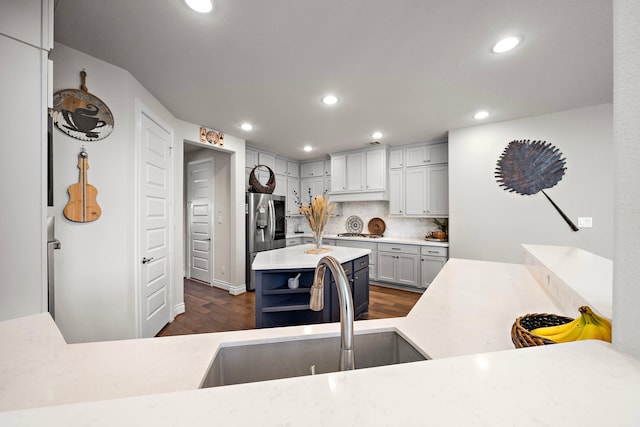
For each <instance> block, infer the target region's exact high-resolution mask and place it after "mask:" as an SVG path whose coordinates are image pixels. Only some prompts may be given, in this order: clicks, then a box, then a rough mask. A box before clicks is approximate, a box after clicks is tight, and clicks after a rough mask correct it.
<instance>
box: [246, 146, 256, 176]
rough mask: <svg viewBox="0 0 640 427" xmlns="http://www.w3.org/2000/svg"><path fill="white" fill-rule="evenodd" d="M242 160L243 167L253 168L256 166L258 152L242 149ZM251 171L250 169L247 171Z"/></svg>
mask: <svg viewBox="0 0 640 427" xmlns="http://www.w3.org/2000/svg"><path fill="white" fill-rule="evenodd" d="M244 162H245V167H246V168H248V169H253V168H255V167H256V166H258V164H259V163H258V152H257V151H253V150H248V149H247V150H245V151H244ZM249 172H251V171H249Z"/></svg>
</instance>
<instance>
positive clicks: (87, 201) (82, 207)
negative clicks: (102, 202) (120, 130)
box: [63, 147, 102, 222]
mask: <svg viewBox="0 0 640 427" xmlns="http://www.w3.org/2000/svg"><path fill="white" fill-rule="evenodd" d="M78 169H80V176H79V177H78V182H77V183H75V184H71V185H70V186H69V188H68V189H67V192H68V193H69V203H67V206H65V207H64V211H63V213H64V216H65V217H66V218H67V219H68V220H69V221H74V222H91V221H95V220H96V219H98V218H100V214H102V209H100V206H98V202H97V201H96V197H97V195H98V189H97V188H96V187H94V186H93V185H91V184H89V183H88V182H87V170H88V169H89V155H88V154H87V151H86V150H85V149H84V147H82V150H81V151H80V154H78Z"/></svg>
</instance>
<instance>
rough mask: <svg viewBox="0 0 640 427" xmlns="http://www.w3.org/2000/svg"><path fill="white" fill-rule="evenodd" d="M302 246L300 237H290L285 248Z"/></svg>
mask: <svg viewBox="0 0 640 427" xmlns="http://www.w3.org/2000/svg"><path fill="white" fill-rule="evenodd" d="M301 244H302V238H301V237H290V238H288V239H287V247H289V246H298V245H301Z"/></svg>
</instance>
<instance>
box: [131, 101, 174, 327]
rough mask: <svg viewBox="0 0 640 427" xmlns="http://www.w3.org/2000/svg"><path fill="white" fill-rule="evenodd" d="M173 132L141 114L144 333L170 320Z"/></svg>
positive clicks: (142, 300)
mask: <svg viewBox="0 0 640 427" xmlns="http://www.w3.org/2000/svg"><path fill="white" fill-rule="evenodd" d="M171 135H172V132H171V131H170V130H168V129H167V128H164V127H162V126H160V125H158V124H157V123H156V122H154V121H153V120H151V119H150V118H149V117H148V116H146V115H145V114H144V113H141V114H140V245H139V248H140V254H139V256H140V258H139V259H140V276H139V277H140V288H141V290H140V299H139V301H140V307H139V314H140V333H141V336H142V337H143V338H146V337H153V336H155V335H156V334H157V333H158V332H159V331H160V329H162V328H163V327H164V326H165V325H166V324H167V323H168V322H169V321H170V320H171V318H170V316H171V309H170V304H169V301H170V295H169V292H170V285H171V227H170V224H171V180H172V166H171V145H172V143H171V139H172V136H171Z"/></svg>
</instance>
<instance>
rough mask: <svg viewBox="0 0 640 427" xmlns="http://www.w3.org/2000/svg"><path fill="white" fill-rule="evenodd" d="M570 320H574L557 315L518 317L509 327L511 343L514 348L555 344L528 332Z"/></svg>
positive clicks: (541, 314) (562, 323)
mask: <svg viewBox="0 0 640 427" xmlns="http://www.w3.org/2000/svg"><path fill="white" fill-rule="evenodd" d="M572 320H574V319H572V318H570V317H564V316H558V315H557V314H548V313H537V314H526V315H524V316H522V317H518V318H517V319H516V321H515V322H513V326H512V327H511V341H513V344H514V345H515V346H516V348H522V347H533V346H536V345H547V344H555V342H553V341H551V340H550V339H547V338H542V337H539V336H537V335H534V334H532V333H531V332H529V331H532V330H534V329H536V328H542V327H544V326H557V325H564V324H565V323H569V322H571V321H572Z"/></svg>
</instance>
